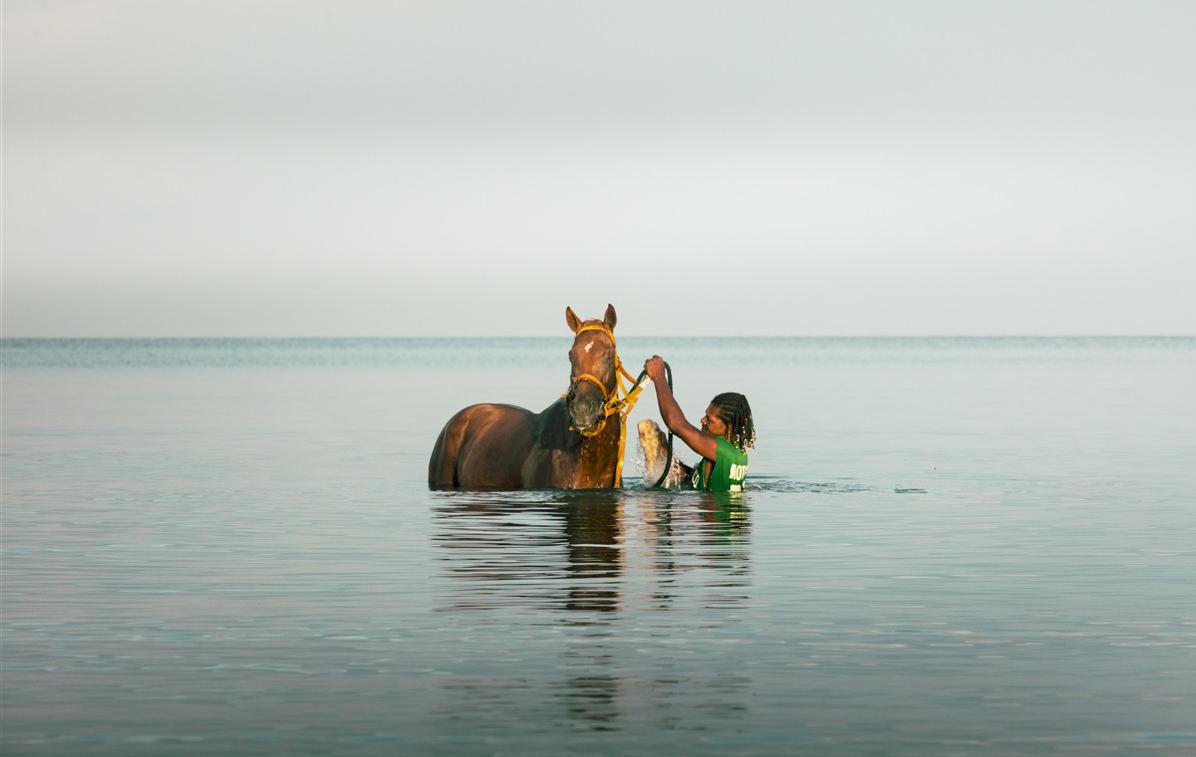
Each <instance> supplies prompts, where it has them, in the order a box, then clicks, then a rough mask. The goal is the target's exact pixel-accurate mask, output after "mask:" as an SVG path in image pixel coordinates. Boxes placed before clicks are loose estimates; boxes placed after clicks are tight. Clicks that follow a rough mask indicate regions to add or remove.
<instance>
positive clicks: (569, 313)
mask: <svg viewBox="0 0 1196 757" xmlns="http://www.w3.org/2000/svg"><path fill="white" fill-rule="evenodd" d="M565 323H567V324H569V328H570V330H572V331H573V333H574V334H576V333H577V330H578V329H579V328H581V319H580V318H578V317H577V313H574V312H573V308H571V307H566V308H565Z"/></svg>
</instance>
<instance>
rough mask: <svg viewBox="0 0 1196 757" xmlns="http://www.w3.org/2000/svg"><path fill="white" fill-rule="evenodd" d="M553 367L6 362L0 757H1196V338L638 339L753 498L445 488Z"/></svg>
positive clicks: (72, 344) (237, 360)
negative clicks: (480, 422) (457, 450)
mask: <svg viewBox="0 0 1196 757" xmlns="http://www.w3.org/2000/svg"><path fill="white" fill-rule="evenodd" d="M568 346H569V340H568V339H565V338H563V337H562V338H560V339H526V340H520V339H511V340H488V339H471V340H370V339H363V340H352V339H346V340H219V339H215V340H112V341H108V340H13V339H9V340H4V341H3V345H2V347H3V350H2V352H3V354H2V357H3V518H2V523H0V526H2V530H3V533H2V538H3V543H2V546H3V564H2V608H0V609H2V618H0V620H2V628H0V632H2V636H0V663H2V666H3V669H2V680H0V706H2V713H0V716H2V720H0V752H2V753H3V754H5V755H23V754H31V755H39V754H87V755H161V754H190V755H213V754H222V755H240V754H296V755H304V754H320V755H324V754H329V755H330V754H337V755H340V754H344V755H358V754H361V755H375V754H378V755H383V754H385V755H391V754H445V755H449V754H505V755H557V754H562V753H565V752H566V750H570V751H574V752H575V753H577V754H586V753H599V754H643V755H654V754H661V753H679V754H693V755H726V754H781V753H783V754H848V755H851V754H868V755H872V754H909V755H939V754H944V755H945V754H974V753H991V754H1077V755H1080V754H1093V753H1115V754H1137V753H1150V754H1156V753H1158V754H1193V753H1196V588H1194V586H1196V338H1110V339H1087V338H1084V339H1015V338H1011V339H747V340H737V339H713V340H682V339H631V338H627V339H623V340H622V341H621V342H620V348H621V352H622V354H623V357H624V359H625V360H626V361H627V363H628V365H629V366H631V367H633V368H635V369H636V370H635V371H633V372H638V367H639V366H640V365H641V364H642V362H643V360H644V359H645V358H646V357H648V356H649V355H651V354H652V353H654V352H658V353H660V354H661V355H663V356H664V357H665V359H666V360H668V361H669V362H670V363H671V365H672V367H673V371H674V376H675V380H676V391H677V394H678V398H679V400H680V401H681V403H682V406H683V407H684V408H685V409H686V411H687V413H688V414H689V415H690V417H691V418H697V417H699V416H700V414H701V412H702V410H703V409H704V407H705V404H706V402H707V401H708V400H709V398H710V397H711V396H713V395H714V394H715V393H717V392H719V391H724V390H736V391H741V392H743V393H744V394H746V395H747V396H748V398H749V400H750V401H751V403H752V406H753V409H754V411H755V416H756V420H757V426H758V428H759V436H760V438H759V447H758V449H757V450H756V451H755V452H754V454H753V455H752V458H751V469H750V473H749V477H748V483H749V491H748V492H747V493H746V494H745V496H744V497H743V498H742V499H740V500H734V501H732V500H728V499H726V498H725V495H724V496H723V497H721V498H720V497H719V496H715V495H705V494H699V493H663V492H657V491H650V490H645V489H644V487H643V483H642V480H639V479H637V478H635V474H636V468H635V464H634V462H633V461H632V459H631V457H630V456H629V459H628V463H627V474H628V484H629V485H628V487H627V488H626V489H624V490H623V491H618V492H562V491H539V492H510V493H507V492H497V493H496V492H489V493H468V492H458V493H441V492H429V491H428V490H427V486H426V473H427V460H428V454H429V452H430V450H431V447H432V443H433V441H434V439H435V437H436V434H437V433H438V432H439V430H440V427H441V426H442V425H443V424H444V422H445V421H446V420H447V419H448V418H449V416H450V415H452V414H453V413H454V412H455V411H456V410H458V409H460V408H461V407H463V406H465V405H467V404H470V403H472V402H480V401H503V402H511V403H514V404H519V405H523V406H525V407H529V408H532V409H535V410H539V409H542V408H543V407H544V406H546V405H548V404H549V403H550V402H552V401H553V400H554V399H555V398H556V397H557V395H559V393H560V392H562V391H564V389H565V386H566V383H567V378H568V370H569V369H568V361H567V358H566V351H567V349H568ZM643 417H656V407H655V395H654V393H653V392H651V390H649V391H648V392H646V393H645V395H644V398H643V399H642V400H641V402H640V404H639V406H638V407H637V408H636V410H635V412H634V413H633V416H632V419H633V421H634V420H637V419H639V418H643ZM635 449H636V447H635V444H634V442H633V443H631V444H630V445H629V453H630V454H631V455H633V454H634V452H635ZM682 457H683V459H686V460H688V461H692V460H693V454H692V453H690V452H688V451H687V450H686V451H684V452H683V453H682Z"/></svg>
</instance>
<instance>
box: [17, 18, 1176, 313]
mask: <svg viewBox="0 0 1196 757" xmlns="http://www.w3.org/2000/svg"><path fill="white" fill-rule="evenodd" d="M3 13H4V19H3V20H4V25H3V35H4V38H3V43H4V44H3V91H4V93H3V98H4V99H3V108H4V110H3V127H4V133H3V148H4V154H3V160H4V162H3V213H4V216H3V334H4V335H5V336H122V335H125V336H159V335H167V336H174V335H178V336H191V335H194V336H213V335H231V336H251V335H253V336H340V335H344V336H358V335H361V336H369V335H378V336H390V335H394V336H405V335H411V336H419V335H503V334H510V335H561V334H563V333H564V331H563V330H564V328H565V326H564V316H563V310H564V307H565V306H566V305H572V306H573V308H574V309H575V310H577V311H578V313H579V314H581V315H582V316H598V315H600V314H601V312H602V310H603V308H605V306H606V303H608V302H611V303H614V304H615V306H616V307H617V308H618V311H619V316H620V327H619V331H620V332H621V333H624V334H635V335H678V336H687V335H714V334H717V335H738V334H742V335H754V334H758V335H773V334H787V335H788V334H792V335H805V334H811V335H836V334H849V335H854V334H1102V333H1109V334H1140V333H1146V334H1158V333H1161V334H1179V333H1183V334H1192V333H1196V136H1194V135H1196V3H1192V2H1188V1H1186V0H1180V1H1177V2H1137V1H1136V2H1092V1H1090V0H1086V1H1084V2H1049V1H1048V2H1025V3H1021V2H990V3H980V2H962V3H961V2H954V1H951V2H901V3H890V2H881V1H880V0H877V1H876V2H820V3H800V2H777V3H749V2H743V3H727V2H716V3H701V2H691V1H686V2H669V3H660V2H630V3H615V2H602V3H584V4H583V3H570V2H559V1H558V0H552V1H550V2H498V1H490V2H444V1H443V0H436V1H432V0H428V1H427V2H413V3H412V2H393V1H391V0H388V1H386V2H343V3H334V2H309V1H305V0H298V1H296V0H287V1H285V2H284V1H283V0H238V1H237V2H213V1H212V0H203V1H202V2H192V1H189V0H175V1H172V2H160V0H127V1H126V0H40V1H33V0H5V3H4V11H3Z"/></svg>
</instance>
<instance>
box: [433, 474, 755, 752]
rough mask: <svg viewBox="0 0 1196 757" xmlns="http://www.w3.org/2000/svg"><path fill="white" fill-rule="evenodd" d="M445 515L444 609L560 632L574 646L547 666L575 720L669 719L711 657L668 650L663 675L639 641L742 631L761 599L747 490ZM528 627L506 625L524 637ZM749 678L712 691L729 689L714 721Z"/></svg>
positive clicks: (468, 497) (604, 496) (439, 539)
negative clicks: (660, 713)
mask: <svg viewBox="0 0 1196 757" xmlns="http://www.w3.org/2000/svg"><path fill="white" fill-rule="evenodd" d="M434 513H435V523H436V525H435V528H434V534H433V537H432V539H433V543H434V545H435V546H436V547H437V548H438V549H437V555H436V559H437V561H438V563H439V565H440V567H441V570H442V571H443V574H444V576H445V577H446V578H448V579H450V580H449V582H448V589H447V591H446V593H445V595H444V596H443V597H441V600H442V604H441V605H440V607H439V608H438V609H439V610H440V611H441V612H443V613H446V614H450V615H457V616H461V615H462V614H464V615H468V614H470V613H479V612H481V613H492V614H493V613H498V617H501V616H502V615H503V614H505V613H509V612H511V611H513V610H514V611H516V612H518V611H523V612H524V614H523V615H522V616H517V617H522V618H523V619H524V621H525V622H530V623H535V624H543V623H550V624H552V625H553V626H554V627H555V628H554V633H556V634H559V635H561V636H563V638H564V643H563V644H562V645H561V646H560V647H559V653H558V658H557V659H556V661H555V662H553V663H552V664H551V665H545V661H544V660H542V659H541V660H539V661H538V662H537V665H538V667H540V668H541V669H543V668H545V667H548V668H549V669H553V670H556V671H559V672H560V674H561V679H560V680H559V681H558V682H557V683H556V684H555V685H553V686H552V691H553V692H554V696H555V698H556V699H557V700H558V702H559V703H560V704H561V705H563V709H564V712H565V713H566V714H567V716H568V717H569V718H570V719H576V720H578V721H584V722H586V723H588V724H589V726H590V727H591V728H594V729H597V730H619V721H620V719H621V718H623V717H624V716H627V715H629V714H630V713H629V712H628V711H629V710H630V709H632V708H637V715H636V716H637V717H642V716H643V714H644V713H643V712H642V711H638V709H639V708H642V707H643V706H644V705H645V703H647V704H649V705H650V709H653V708H660V709H662V710H664V711H667V710H668V709H669V708H671V707H672V706H673V704H674V702H673V699H674V697H675V696H676V695H677V691H678V690H679V689H680V688H684V687H691V686H694V685H696V681H694V680H692V678H690V677H688V676H687V675H685V674H681V673H680V672H679V668H680V667H681V666H680V665H679V663H681V662H682V658H685V657H690V656H691V655H693V654H694V653H695V652H700V650H694V649H692V648H689V647H687V646H684V645H676V651H677V656H678V657H677V659H668V658H667V657H661V656H660V655H659V654H656V655H654V656H653V659H652V660H651V665H650V668H658V671H657V672H655V673H653V672H652V671H651V670H650V669H648V670H646V669H645V668H644V666H643V664H642V662H641V663H639V664H637V663H635V661H634V659H633V658H629V656H628V650H627V640H628V634H631V635H632V636H631V638H632V639H634V638H635V634H642V635H643V638H644V639H645V640H652V641H657V640H659V639H662V638H664V639H667V638H668V637H669V636H670V635H674V636H675V635H677V634H678V633H679V632H680V629H681V628H684V627H685V626H698V627H705V628H715V627H723V626H726V625H727V624H728V623H730V624H732V625H733V624H734V623H735V618H734V616H733V615H732V613H733V612H734V611H735V610H736V609H737V608H739V607H741V606H743V605H744V603H746V602H747V601H748V599H749V595H750V592H749V586H750V581H751V571H750V549H751V519H750V515H751V510H750V508H749V506H748V504H747V500H746V498H745V497H744V495H742V494H739V495H735V494H706V493H692V492H691V493H685V494H680V493H673V494H668V493H658V492H645V491H636V490H623V491H608V490H593V491H552V492H499V493H494V492H490V493H478V492H465V493H459V492H458V493H443V494H440V495H439V502H438V503H437V505H436V507H435V508H434ZM531 612H535V613H537V614H536V615H528V614H527V613H531ZM678 614H680V615H682V616H683V617H682V618H677V617H676V615H678ZM466 622H468V621H466ZM495 622H503V621H500V620H496V621H495ZM679 624H680V628H679ZM521 625H522V624H521V623H520V622H518V621H515V622H510V628H509V629H508V630H509V632H510V633H511V634H514V635H518V634H519V633H521V630H520V626H521ZM686 667H688V664H687V665H686ZM750 683H751V679H750V677H748V676H745V675H732V676H726V675H723V676H719V677H717V681H714V682H710V681H707V682H703V683H702V686H703V688H704V689H705V690H706V692H707V693H708V694H709V693H717V698H718V701H719V704H718V706H717V707H715V708H713V709H716V710H717V711H718V714H717V715H715V716H716V717H728V716H731V715H733V714H734V713H735V712H737V711H738V710H739V709H741V708H742V707H744V706H745V705H744V704H743V703H742V702H738V701H736V699H735V696H736V695H740V696H742V695H743V692H744V690H745V689H746V687H748V686H749V685H750ZM501 685H502V684H498V686H501ZM452 686H453V688H454V692H455V693H456V694H458V695H460V696H462V697H465V698H467V699H468V700H470V701H471V702H474V703H478V702H487V701H491V702H492V701H493V700H494V697H495V696H496V695H498V692H497V691H496V688H497V687H496V684H495V682H494V681H493V680H476V679H475V680H471V681H454V682H453V684H452ZM646 694H647V695H648V701H647V702H645V701H642V700H643V697H644V696H645V695H646Z"/></svg>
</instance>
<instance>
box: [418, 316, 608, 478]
mask: <svg viewBox="0 0 1196 757" xmlns="http://www.w3.org/2000/svg"><path fill="white" fill-rule="evenodd" d="M565 322H566V323H567V324H569V328H570V329H572V331H573V333H574V338H573V347H572V349H570V350H569V363H570V364H571V366H572V372H571V373H570V376H569V391H568V393H567V394H566V395H565V396H564V397H562V398H561V399H558V400H557V401H556V402H554V403H552V404H551V405H549V406H548V407H547V408H545V409H544V410H543V411H542V412H539V413H533V412H531V411H530V410H525V409H523V408H521V407H515V406H514V405H496V404H490V403H487V404H481V405H470V406H469V407H467V408H465V409H464V410H462V411H460V412H459V413H457V414H456V415H454V416H453V417H452V418H450V419H449V422H448V423H446V424H445V426H444V429H443V430H441V432H440V436H439V437H437V438H436V446H435V447H433V448H432V458H431V460H429V461H428V487H429V488H431V489H451V488H457V487H460V488H464V489H599V488H611V487H614V486H618V485H619V483H620V482H619V481H618V472H617V467H618V463H619V452H620V450H619V436H620V423H621V422H622V419H621V418H619V417H618V415H617V414H616V415H614V416H611V419H610V421H609V422H607V421H606V415H607V413H606V406H607V402H608V400H610V399H611V398H612V397H614V396H615V395H616V384H617V377H616V370H617V367H618V366H617V356H616V354H615V342H614V329H615V309H614V307H613V306H611V305H607V306H606V314H605V316H604V317H603V319H602V320H601V321H599V320H597V319H595V320H589V321H582V320H581V319H579V318H578V317H577V316H576V315H575V314H574V313H573V308H565Z"/></svg>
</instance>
